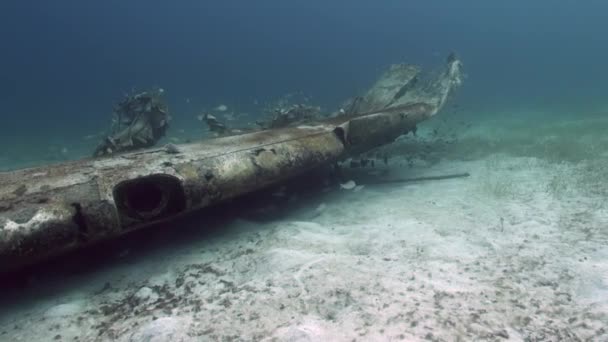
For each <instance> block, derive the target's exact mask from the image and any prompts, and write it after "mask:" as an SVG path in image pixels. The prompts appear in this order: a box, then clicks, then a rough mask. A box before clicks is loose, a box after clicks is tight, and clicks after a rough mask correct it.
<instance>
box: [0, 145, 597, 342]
mask: <svg viewBox="0 0 608 342" xmlns="http://www.w3.org/2000/svg"><path fill="white" fill-rule="evenodd" d="M464 171H468V172H470V173H471V177H469V178H464V179H452V180H442V181H429V182H420V183H408V184H390V185H366V186H365V187H364V188H360V189H359V191H354V190H345V189H341V188H340V187H339V185H336V188H335V190H334V191H332V192H330V193H326V194H320V195H319V196H318V200H316V202H315V203H313V204H312V205H310V206H307V209H302V210H300V211H299V212H297V213H294V214H292V215H291V216H290V217H289V218H287V219H284V220H282V221H274V222H268V223H252V222H246V221H242V220H237V221H234V222H233V223H232V224H231V225H230V227H226V233H217V234H216V235H213V236H211V237H210V238H208V239H198V240H194V239H193V240H192V241H190V242H189V243H187V244H184V245H180V247H179V248H178V249H169V248H168V249H163V250H159V251H153V252H152V253H150V254H148V255H146V258H139V257H137V255H131V254H128V255H126V256H124V257H123V258H122V259H121V260H122V262H121V263H119V264H118V265H115V266H112V267H111V268H105V269H100V270H98V271H95V272H92V274H87V275H84V276H76V275H75V276H74V277H73V278H68V279H59V280H57V283H58V284H54V285H53V286H52V289H51V290H46V291H42V290H40V291H41V292H40V293H36V292H35V291H37V290H36V285H33V286H34V290H30V291H28V292H27V293H26V294H25V295H24V298H23V299H20V300H16V301H15V303H13V304H12V305H11V306H8V307H4V308H3V309H2V311H1V312H0V340H3V341H40V340H42V341H47V340H48V341H52V340H60V341H96V340H99V341H101V340H117V341H241V340H242V341H259V340H261V341H355V340H356V341H398V340H406V341H418V340H437V341H456V340H461V341H470V340H498V341H500V340H510V341H520V340H543V339H548V340H551V341H557V340H564V341H575V340H592V341H602V340H603V341H606V340H608V328H607V327H608V243H607V242H608V205H606V200H605V198H601V197H600V196H596V195H594V194H592V193H590V192H589V189H588V188H585V187H583V186H581V185H580V184H581V183H580V182H579V181H576V179H577V178H572V177H574V176H577V175H578V176H580V173H581V172H584V171H583V170H580V166H577V165H575V164H562V165H558V164H548V163H545V162H542V161H539V160H536V159H532V158H514V157H507V156H501V155H496V156H491V157H489V158H485V159H483V160H476V161H470V162H453V161H452V162H447V161H446V162H441V163H439V164H437V165H435V166H433V167H430V168H420V169H416V168H414V169H411V170H410V169H407V168H406V169H401V171H399V172H401V173H402V174H401V175H399V174H394V175H396V176H407V177H413V176H429V175H439V174H446V173H460V172H464ZM357 184H359V182H357ZM192 224H200V225H203V224H202V223H192ZM46 282H48V281H45V287H50V285H49V284H48V283H46ZM106 284H107V285H106ZM104 285H106V286H105V288H104Z"/></svg>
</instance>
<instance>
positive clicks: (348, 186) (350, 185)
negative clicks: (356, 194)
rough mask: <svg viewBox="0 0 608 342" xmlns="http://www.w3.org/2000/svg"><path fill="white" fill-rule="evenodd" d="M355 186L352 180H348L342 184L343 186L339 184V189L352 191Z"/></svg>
mask: <svg viewBox="0 0 608 342" xmlns="http://www.w3.org/2000/svg"><path fill="white" fill-rule="evenodd" d="M356 186H357V183H355V181H353V180H349V181H348V182H346V183H344V184H340V188H342V189H344V190H352V189H354V188H355V187H356Z"/></svg>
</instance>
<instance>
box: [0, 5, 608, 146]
mask: <svg viewBox="0 0 608 342" xmlns="http://www.w3.org/2000/svg"><path fill="white" fill-rule="evenodd" d="M605 13H608V3H606V2H605V1H601V0H587V1H584V2H581V1H574V0H562V1H549V0H544V1H540V0H537V1H523V0H514V1H508V2H506V1H505V2H498V1H492V2H489V1H482V0H468V1H451V0H430V1H416V2H414V1H399V0H383V1H363V0H349V1H346V0H341V1H337V0H333V1H319V0H306V1H299V0H292V1H285V0H264V1H248V0H240V1H237V0H221V1H220V0H218V1H210V0H181V1H159V0H146V1H144V0H129V1H124V0H105V1H82V0H54V1H40V0H39V1H32V0H3V1H2V2H1V4H0V16H1V17H2V20H0V41H1V42H2V53H1V54H0V75H1V77H2V82H0V101H1V103H2V110H1V114H0V115H1V119H2V125H1V126H0V136H2V138H1V139H0V141H1V142H2V145H3V146H4V147H3V148H9V146H8V145H13V146H14V145H15V144H16V145H23V144H27V143H28V138H31V137H32V136H36V138H37V139H39V140H41V139H42V140H44V139H47V137H48V139H50V140H53V139H55V140H57V139H61V138H65V137H67V136H70V135H71V134H73V135H75V136H78V137H80V136H82V135H85V134H91V133H96V132H99V131H100V130H104V129H106V128H107V127H108V125H109V118H110V116H109V114H110V112H111V110H112V106H113V104H114V103H116V101H118V100H119V99H120V98H121V97H122V95H123V94H124V93H125V92H128V91H131V90H132V89H139V90H143V89H147V88H150V87H154V86H159V87H162V88H164V89H165V90H166V94H167V100H168V102H169V105H170V108H171V112H172V113H173V115H174V119H175V123H176V125H177V126H180V125H182V126H185V125H189V124H191V123H192V122H194V121H192V120H193V118H194V116H195V115H196V114H197V113H199V112H200V111H201V108H203V107H206V108H209V107H211V106H216V105H218V104H221V103H227V104H230V105H231V106H238V107H239V109H241V110H243V111H249V110H251V111H254V110H255V108H254V106H253V103H254V100H257V101H258V102H264V101H268V100H271V99H274V98H277V97H279V96H281V95H284V94H286V93H289V92H293V91H302V92H304V93H305V94H307V95H309V96H311V98H312V102H314V103H316V104H319V105H322V106H324V107H325V108H327V109H334V108H336V107H337V106H338V105H339V103H341V102H342V101H343V100H344V99H346V98H348V97H350V96H353V95H355V94H358V93H360V92H361V91H363V90H364V89H366V87H368V86H369V85H370V83H371V82H372V81H373V80H374V79H375V78H376V77H378V75H379V73H380V72H381V71H382V70H384V68H385V67H386V66H388V65H389V64H391V63H396V62H403V61H405V62H411V63H415V64H420V65H423V66H425V67H435V66H440V65H442V63H443V60H444V58H445V56H446V55H447V54H448V53H449V52H450V51H452V50H454V51H456V52H457V53H458V54H459V55H460V56H461V58H462V59H463V61H464V63H465V67H466V72H467V74H468V78H467V80H466V83H465V86H464V87H463V89H462V91H461V92H460V93H459V94H458V101H459V102H460V103H461V104H463V106H465V105H466V108H468V110H467V113H469V114H471V113H482V114H483V115H491V113H492V111H493V110H495V109H496V111H500V112H502V113H504V112H505V108H507V109H509V108H515V109H521V108H527V109H531V110H534V109H539V110H575V109H578V108H584V109H585V110H587V109H588V108H594V107H595V106H597V105H598V103H600V102H601V101H602V100H603V99H604V98H605V92H606V86H605V83H604V82H605V80H606V79H608V68H607V67H606V61H608V46H607V45H606V44H605V41H606V39H605V35H606V32H607V31H606V28H607V26H606V24H605ZM488 113H490V114H488ZM577 115H580V114H577ZM0 151H2V150H0Z"/></svg>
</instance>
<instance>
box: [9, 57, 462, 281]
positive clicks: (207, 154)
mask: <svg viewBox="0 0 608 342" xmlns="http://www.w3.org/2000/svg"><path fill="white" fill-rule="evenodd" d="M420 71H421V70H420V68H419V67H417V66H411V65H405V64H398V65H393V66H391V67H390V68H389V70H387V71H386V72H385V73H384V74H383V75H382V76H381V77H380V79H379V80H378V81H377V82H376V83H375V84H374V85H373V86H372V87H371V89H370V90H369V91H368V92H367V93H366V94H365V95H363V96H361V97H356V98H354V99H352V100H349V101H348V102H347V103H345V105H344V106H343V107H342V109H340V110H339V111H337V112H336V113H333V114H331V115H327V116H325V117H322V116H319V115H318V113H316V112H315V110H314V109H312V108H311V107H308V106H303V105H294V106H291V107H287V108H281V109H277V110H275V111H274V112H273V113H272V115H271V118H270V119H269V120H268V121H267V122H263V123H258V125H259V126H260V128H259V129H257V130H249V131H247V130H236V129H230V128H228V127H226V126H225V125H224V124H222V123H221V122H219V121H218V120H217V119H216V118H215V117H213V116H212V115H206V116H205V117H204V121H205V122H206V123H207V124H208V126H209V128H210V130H211V131H214V132H215V133H216V134H217V135H218V137H215V138H212V139H207V140H203V141H201V142H196V143H189V144H184V145H173V144H168V145H165V146H163V147H160V148H158V147H157V148H155V147H153V146H154V144H156V142H158V140H159V139H160V138H161V137H162V136H163V135H164V133H165V131H166V130H167V128H168V125H169V119H170V117H169V114H168V110H167V107H166V106H165V105H164V104H163V103H162V101H159V100H158V98H159V96H160V95H162V90H160V91H158V92H156V93H154V92H150V93H142V94H138V95H136V96H131V97H128V98H127V99H126V100H125V101H123V102H121V103H120V104H119V105H118V106H117V107H116V109H115V116H116V117H115V120H114V123H115V127H114V129H113V132H112V135H110V136H109V137H107V138H105V139H104V140H103V141H102V142H101V143H100V144H99V146H98V147H97V148H96V150H95V152H94V158H91V159H85V160H79V161H74V162H67V163H63V164H57V165H49V166H42V167H36V168H30V169H22V170H15V171H9V172H2V173H0V272H6V271H12V270H16V269H18V268H21V267H24V266H27V265H30V264H33V263H36V262H39V261H43V260H45V259H48V258H50V257H53V256H56V255H59V254H63V253H65V252H68V251H71V250H75V249H78V248H82V247H85V246H90V245H92V244H94V243H96V242H99V241H103V240H107V239H110V238H116V237H119V236H121V235H123V234H125V233H127V232H130V231H133V230H136V229H140V228H142V227H145V226H148V225H150V224H153V223H157V222H161V221H167V220H170V219H172V218H176V217H178V216H180V215H182V214H185V213H188V212H191V211H194V210H198V209H201V208H204V207H208V206H211V205H214V204H218V203H221V202H224V201H226V200H229V199H233V198H236V197H239V196H241V195H244V194H247V193H251V192H253V191H256V190H259V189H262V188H265V187H268V186H271V185H274V184H278V183H280V182H283V181H286V180H288V179H290V178H292V177H294V176H297V175H300V174H303V173H306V172H307V171H310V170H313V169H315V168H318V167H321V166H323V165H332V164H335V163H336V162H339V161H341V160H345V159H347V158H349V157H353V156H357V155H359V154H361V153H364V152H367V151H370V150H372V149H374V148H376V147H379V146H382V145H385V144H389V143H391V142H393V141H394V140H395V139H396V138H397V137H399V136H401V135H403V134H407V133H409V132H415V130H416V125H417V124H418V123H420V122H422V121H424V120H426V119H428V118H430V117H432V116H434V115H435V114H436V113H437V112H438V111H439V110H440V109H441V108H442V106H443V105H444V104H445V102H446V100H447V98H448V97H449V96H450V94H451V93H452V91H453V90H454V89H455V88H456V87H458V86H459V85H460V84H461V83H462V77H463V74H462V64H461V62H460V60H459V59H458V58H456V57H455V56H454V55H450V56H449V57H448V59H447V65H446V66H445V67H444V69H442V71H441V72H440V73H439V74H437V75H435V76H434V77H432V78H430V79H428V80H425V81H422V80H421V77H420Z"/></svg>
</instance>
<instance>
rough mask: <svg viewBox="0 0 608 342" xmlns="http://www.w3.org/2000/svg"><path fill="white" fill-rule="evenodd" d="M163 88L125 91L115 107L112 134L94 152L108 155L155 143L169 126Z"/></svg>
mask: <svg viewBox="0 0 608 342" xmlns="http://www.w3.org/2000/svg"><path fill="white" fill-rule="evenodd" d="M163 93H164V90H163V89H162V88H161V89H157V90H155V91H150V92H143V93H139V94H134V95H128V96H127V97H126V98H125V99H124V100H123V101H121V102H120V103H119V104H118V105H117V106H116V108H115V109H114V120H113V122H114V125H113V127H112V134H111V135H109V136H108V137H106V138H105V139H103V141H102V142H101V143H100V144H99V145H98V146H97V148H96V149H95V151H94V153H93V155H94V156H95V157H99V156H104V155H111V154H114V153H120V152H125V151H132V150H136V149H140V148H145V147H152V146H154V145H155V144H156V143H157V142H158V141H159V140H160V139H161V138H162V137H163V136H165V133H166V131H167V129H168V128H169V121H170V119H171V117H170V116H169V112H168V107H167V105H166V104H165V102H164V100H163V98H162V94H163Z"/></svg>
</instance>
